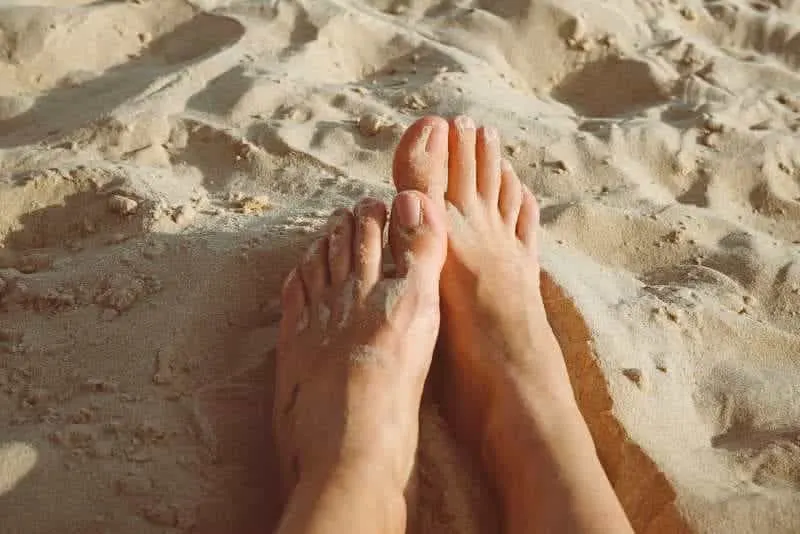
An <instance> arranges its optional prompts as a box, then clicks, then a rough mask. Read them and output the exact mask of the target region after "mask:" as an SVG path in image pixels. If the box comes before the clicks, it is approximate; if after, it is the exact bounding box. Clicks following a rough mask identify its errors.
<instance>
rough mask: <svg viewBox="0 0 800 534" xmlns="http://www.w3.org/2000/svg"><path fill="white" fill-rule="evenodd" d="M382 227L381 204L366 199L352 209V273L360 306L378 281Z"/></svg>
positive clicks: (382, 206) (384, 212) (383, 213)
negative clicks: (353, 234)
mask: <svg viewBox="0 0 800 534" xmlns="http://www.w3.org/2000/svg"><path fill="white" fill-rule="evenodd" d="M385 225H386V205H385V204H384V203H383V202H381V201H379V200H375V199H371V198H367V199H364V200H362V201H361V202H359V203H358V205H357V206H356V209H355V239H354V240H353V261H354V269H353V270H354V272H355V276H356V298H357V299H358V300H359V301H361V302H363V300H364V299H366V297H367V295H369V294H370V292H371V291H372V289H373V288H374V287H375V284H377V283H378V282H379V281H380V279H381V273H382V268H383V267H382V257H383V228H384V226H385Z"/></svg>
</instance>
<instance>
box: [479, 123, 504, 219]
mask: <svg viewBox="0 0 800 534" xmlns="http://www.w3.org/2000/svg"><path fill="white" fill-rule="evenodd" d="M475 154H476V164H477V167H476V169H477V170H476V172H477V189H478V194H479V195H480V197H481V198H483V199H484V201H486V203H487V204H489V205H490V206H492V207H494V206H496V205H497V199H498V197H499V196H500V162H501V161H502V156H501V155H500V136H499V134H498V133H497V130H496V129H495V128H493V127H491V126H484V127H482V128H480V129H479V130H478V140H477V146H476V149H475Z"/></svg>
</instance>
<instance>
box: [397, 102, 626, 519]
mask: <svg viewBox="0 0 800 534" xmlns="http://www.w3.org/2000/svg"><path fill="white" fill-rule="evenodd" d="M423 133H424V135H423ZM443 139H447V143H446V146H444V144H443V143H442V142H441V140H443ZM431 140H435V142H432V141H431ZM500 154H501V151H500V141H499V136H498V134H497V132H496V131H495V130H494V129H492V128H479V127H478V126H477V125H476V124H475V122H474V121H472V120H471V119H469V118H468V117H458V118H456V119H455V120H453V121H450V122H449V123H448V122H447V121H445V120H444V119H441V118H437V117H426V118H424V119H421V120H420V121H418V122H417V123H416V124H414V125H413V126H411V127H410V128H409V130H408V131H407V132H406V134H405V135H404V136H403V138H402V139H401V141H400V145H399V147H398V151H397V155H396V158H395V164H394V180H395V184H396V186H397V188H398V190H400V191H404V190H406V189H408V188H409V187H412V186H413V187H414V188H417V189H419V190H421V191H425V192H426V193H427V194H428V195H430V196H431V197H432V198H433V200H434V202H436V203H440V202H441V203H444V202H445V201H446V203H447V205H448V206H449V209H448V212H447V213H448V253H447V260H446V262H445V265H444V268H443V271H442V278H441V284H440V288H441V294H442V297H441V298H442V331H441V336H442V339H443V344H442V345H443V346H444V348H445V350H444V357H445V360H446V364H447V371H448V372H447V377H446V378H447V380H446V381H445V391H444V392H443V405H444V409H445V414H446V416H447V417H448V420H449V422H450V424H451V426H453V428H454V430H455V431H456V433H457V435H458V436H459V437H460V439H462V440H463V441H464V442H465V443H466V444H467V445H468V446H470V447H471V448H472V449H473V451H474V453H475V454H476V455H477V456H479V457H480V459H481V460H482V462H483V464H484V466H485V468H486V471H487V473H488V474H489V475H490V477H491V478H492V479H493V481H494V483H495V487H496V489H497V492H498V495H499V497H500V499H501V502H502V503H503V508H504V512H505V513H504V516H505V531H506V532H507V533H511V534H516V533H523V532H524V533H531V532H541V533H550V532H552V533H559V534H561V533H569V532H575V533H595V532H596V533H601V532H602V533H608V532H614V533H625V532H632V530H631V527H630V525H629V522H628V520H627V518H626V517H625V514H624V512H623V510H622V507H621V505H620V503H619V500H618V499H617V497H616V495H615V494H614V491H613V489H612V487H611V484H610V483H609V481H608V478H607V477H606V475H605V473H604V471H603V469H602V466H601V465H600V461H599V459H598V457H597V454H596V451H595V448H594V444H593V443H592V439H591V435H590V434H589V431H588V428H587V426H586V423H585V421H584V420H583V418H582V416H581V414H580V411H579V410H578V406H577V403H576V401H575V397H574V392H573V391H572V387H571V385H570V382H569V377H568V375H567V369H566V364H565V363H564V358H563V355H562V353H561V349H560V347H559V345H558V342H557V340H556V338H555V335H554V334H553V331H552V329H551V328H550V325H549V323H548V321H547V314H546V312H545V308H544V302H543V299H542V294H541V289H540V287H539V276H540V266H539V259H538V243H537V230H538V224H539V209H538V205H537V203H536V199H535V198H534V196H533V194H532V193H531V192H530V191H529V190H528V189H527V187H525V186H524V185H523V184H522V183H521V182H520V181H519V179H518V178H517V176H516V174H515V173H514V170H513V168H512V167H511V165H510V164H509V163H508V162H506V161H503V160H502V158H501V156H500ZM443 168H446V169H447V176H446V178H445V177H443V176H442V169H443Z"/></svg>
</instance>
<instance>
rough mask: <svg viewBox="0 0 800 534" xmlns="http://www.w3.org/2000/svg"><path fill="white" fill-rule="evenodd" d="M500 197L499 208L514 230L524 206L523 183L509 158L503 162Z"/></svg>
mask: <svg viewBox="0 0 800 534" xmlns="http://www.w3.org/2000/svg"><path fill="white" fill-rule="evenodd" d="M501 168H502V171H501V174H500V198H499V200H498V203H497V208H498V210H500V215H501V216H502V217H503V222H505V223H506V225H508V226H509V227H510V228H511V229H512V230H516V227H517V219H518V218H519V212H520V209H521V208H522V183H521V182H520V181H519V178H517V173H516V172H514V168H513V167H512V166H511V163H509V162H508V161H507V160H503V162H502V164H501Z"/></svg>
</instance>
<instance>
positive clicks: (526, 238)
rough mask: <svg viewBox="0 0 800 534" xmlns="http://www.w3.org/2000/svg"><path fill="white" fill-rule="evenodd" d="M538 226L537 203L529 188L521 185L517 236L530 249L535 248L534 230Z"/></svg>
mask: <svg viewBox="0 0 800 534" xmlns="http://www.w3.org/2000/svg"><path fill="white" fill-rule="evenodd" d="M538 227H539V204H538V202H536V197H534V196H533V193H531V190H530V189H528V188H527V187H525V186H523V189H522V206H521V207H520V210H519V219H518V220H517V237H518V238H519V240H520V241H522V242H523V243H524V244H525V246H527V247H528V248H530V249H535V248H536V230H537V229H538Z"/></svg>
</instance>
